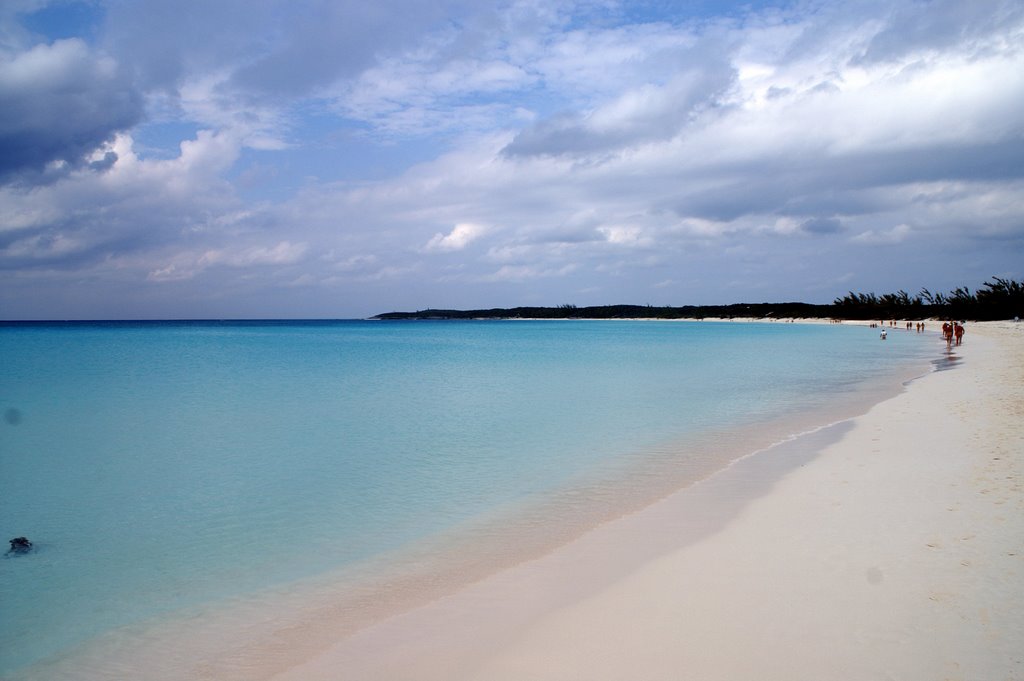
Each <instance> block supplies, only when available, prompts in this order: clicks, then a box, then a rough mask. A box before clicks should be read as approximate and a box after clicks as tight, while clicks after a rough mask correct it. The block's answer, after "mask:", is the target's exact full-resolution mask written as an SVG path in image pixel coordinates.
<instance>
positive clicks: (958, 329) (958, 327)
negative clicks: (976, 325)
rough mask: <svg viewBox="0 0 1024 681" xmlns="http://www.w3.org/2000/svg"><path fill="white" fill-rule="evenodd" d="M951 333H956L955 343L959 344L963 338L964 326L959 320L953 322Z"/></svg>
mask: <svg viewBox="0 0 1024 681" xmlns="http://www.w3.org/2000/svg"><path fill="white" fill-rule="evenodd" d="M953 333H954V334H955V335H956V344H957V345H960V344H961V343H962V342H963V340H964V327H963V325H962V324H960V322H956V323H955V324H953Z"/></svg>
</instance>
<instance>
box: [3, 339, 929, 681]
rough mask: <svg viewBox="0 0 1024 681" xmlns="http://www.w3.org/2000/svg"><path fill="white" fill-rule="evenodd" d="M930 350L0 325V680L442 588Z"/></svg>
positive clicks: (743, 449) (921, 363) (669, 484)
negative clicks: (20, 551) (385, 579)
mask: <svg viewBox="0 0 1024 681" xmlns="http://www.w3.org/2000/svg"><path fill="white" fill-rule="evenodd" d="M942 347H944V346H942V345H941V344H940V343H938V342H937V341H936V336H935V335H933V334H916V333H913V332H906V331H903V330H900V329H892V330H890V332H889V334H888V339H887V340H885V341H881V340H880V339H879V336H878V331H877V330H875V329H869V328H866V327H862V326H847V325H813V324H786V323H782V322H779V323H724V322H719V323H716V322H656V321H582V320H581V321H466V322H452V321H408V322H382V321H337V322H335V321H311V322H292V321H287V322H138V323H132V322H96V323H85V322H82V323H56V322H55V323H24V324H13V323H7V324H2V325H0V357H2V363H3V367H2V372H0V415H2V420H0V484H2V485H3V491H2V493H0V529H2V534H3V539H4V540H5V541H6V540H7V539H9V538H13V537H17V536H26V537H28V538H29V539H30V540H32V541H33V542H34V545H35V550H34V551H33V552H32V553H29V554H27V555H21V556H8V557H7V558H6V559H4V560H0V604H2V605H0V608H2V610H3V615H2V617H0V676H4V677H7V676H10V677H11V678H15V677H16V678H25V679H33V678H40V679H42V678H54V677H53V676H52V675H51V671H52V669H53V668H54V667H53V666H52V665H54V664H57V663H66V662H67V661H68V660H71V661H72V662H73V661H74V660H76V656H77V657H78V659H80V663H77V664H75V669H76V677H77V678H93V677H95V678H102V676H103V674H104V673H105V672H103V671H102V670H100V669H99V668H97V669H95V670H93V671H94V674H93V673H91V672H90V669H89V664H93V663H94V661H95V659H96V658H95V657H89V656H88V655H87V654H86V653H87V651H89V650H91V649H92V648H93V647H95V646H96V645H97V641H103V642H105V645H108V646H109V645H112V646H113V647H111V648H109V649H116V650H121V649H123V648H124V646H125V645H128V644H126V643H125V642H126V641H130V640H134V639H131V638H130V637H128V636H127V634H126V635H125V637H124V639H123V640H121V641H120V642H119V643H118V641H119V636H121V635H122V632H132V634H131V636H135V637H137V636H138V632H140V631H149V632H153V631H160V630H161V629H160V628H161V627H162V626H164V625H165V624H166V623H168V622H175V621H179V622H180V621H185V620H187V621H190V622H191V621H198V620H202V618H204V617H207V616H208V615H209V614H210V613H216V612H217V611H218V610H220V609H223V608H227V607H234V606H237V604H239V603H248V604H249V605H250V606H252V607H256V608H257V609H258V607H259V606H260V605H264V606H266V608H267V610H268V611H270V610H274V609H275V608H278V609H279V608H280V607H282V606H281V605H280V603H284V602H285V601H288V602H289V603H293V602H294V598H293V599H292V600H288V599H289V598H291V597H292V596H294V594H296V593H301V592H302V591H303V589H304V588H306V586H308V585H316V588H317V589H320V590H321V591H320V592H318V593H321V594H322V593H324V592H323V591H322V590H323V589H324V588H327V587H329V588H328V591H331V590H334V591H337V590H342V591H343V590H344V589H345V586H346V584H347V583H353V584H354V583H356V582H358V583H359V584H361V585H364V586H365V585H366V584H368V583H370V582H372V580H373V579H374V576H375V575H377V574H380V573H382V571H383V572H389V571H390V572H389V575H390V577H389V579H393V578H394V575H396V574H400V573H402V574H405V573H409V574H412V573H415V572H416V571H417V570H418V569H421V568H422V566H423V565H426V564H430V565H432V566H434V567H433V568H432V569H436V570H440V571H441V572H443V573H444V574H446V575H448V577H447V578H450V579H452V580H454V581H456V582H457V581H458V575H463V578H466V577H465V576H466V575H467V574H468V573H467V570H466V564H459V561H461V560H463V557H464V556H476V557H477V558H479V556H480V555H482V554H480V553H474V552H475V551H477V549H475V548H474V547H475V546H477V547H479V546H485V545H486V546H490V547H491V548H490V549H487V551H492V552H491V554H488V555H489V558H488V559H487V560H483V561H480V560H477V561H476V563H474V564H476V565H478V566H481V565H482V566H483V567H479V569H480V570H485V569H491V568H496V567H500V566H501V565H502V564H503V561H509V560H515V559H516V554H517V552H521V551H520V550H523V551H526V552H527V553H529V552H530V551H533V552H536V551H541V550H543V549H544V547H545V546H548V545H551V544H555V543H557V542H558V541H562V540H564V538H565V537H566V536H567V533H568V534H571V533H572V532H575V531H581V530H582V529H585V528H586V526H587V525H588V524H593V523H596V522H599V521H600V519H601V518H604V517H609V516H613V515H614V514H616V513H621V512H625V511H628V510H629V509H632V508H636V507H639V506H642V505H643V504H644V503H646V502H649V501H651V500H653V499H655V498H657V497H658V496H659V495H663V494H665V493H668V492H669V491H671V490H672V489H674V488H677V487H680V486H683V485H685V484H686V483H687V482H688V481H692V480H695V479H699V478H700V477H701V476H703V475H706V474H707V473H708V472H709V471H711V470H714V469H715V468H718V467H721V466H724V465H727V464H728V462H729V461H730V460H731V459H734V458H736V457H738V456H742V455H744V454H749V453H750V450H751V448H761V447H764V446H766V445H768V444H771V443H772V442H777V441H779V440H780V439H784V438H786V437H790V436H793V435H797V434H799V433H800V432H805V431H807V430H809V429H813V428H815V427H817V426H821V425H824V424H826V423H830V422H833V421H835V420H836V419H841V418H844V417H847V416H849V415H851V414H853V413H857V412H858V411H863V409H865V408H866V406H868V405H870V404H871V403H872V402H875V401H878V400H879V399H881V398H882V397H885V396H887V395H890V394H893V393H894V392H895V391H896V390H898V389H899V386H900V384H901V382H902V381H905V380H908V379H909V378H912V377H913V376H916V375H921V374H923V373H925V372H927V371H928V370H929V362H931V361H933V360H935V359H936V358H937V357H938V356H939V354H940V352H939V351H940V349H941V348H942ZM768 454H770V452H769V453H768ZM768 454H766V455H768ZM453 547H457V549H456V548H453ZM495 547H501V550H500V551H495ZM503 552H504V553H503ZM484 553H486V551H484ZM456 554H457V556H456V558H454V559H453V558H452V556H455V555H456ZM465 560H468V559H465ZM446 561H447V562H446ZM467 564H468V563H467ZM438 565H446V566H447V567H440V568H439V567H437V566H438ZM445 570H447V572H445ZM469 572H470V573H471V572H472V571H469ZM453 576H454V577H453ZM447 578H446V579H447ZM411 583H414V581H413V582H411ZM432 583H434V584H435V587H436V580H435V582H432ZM325 585H326V587H325ZM364 593H371V594H372V593H373V591H372V589H371V590H370V591H366V592H364ZM300 600H301V599H300ZM275 603H277V605H275ZM253 604H256V605H253ZM371 610H372V608H371ZM153 638H154V636H152V635H150V637H149V640H150V641H152V639H153ZM111 642H114V643H115V644H116V645H114V644H111ZM168 645H170V644H168ZM118 646H120V647H118ZM83 651H86V652H83ZM88 660H92V661H93V662H89V661H88ZM55 661H57V662H55ZM48 669H49V670H51V671H47V670H48ZM167 675H168V678H174V674H173V672H168V673H167Z"/></svg>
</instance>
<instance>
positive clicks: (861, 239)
mask: <svg viewBox="0 0 1024 681" xmlns="http://www.w3.org/2000/svg"><path fill="white" fill-rule="evenodd" d="M913 231H914V230H913V229H911V228H910V225H905V224H903V225H896V226H895V227H892V228H890V229H869V230H867V231H864V232H861V233H860V234H858V235H857V236H855V237H853V238H852V239H850V240H851V241H853V242H854V243H858V244H898V243H902V242H903V241H905V240H906V239H907V238H909V237H910V236H911V234H913Z"/></svg>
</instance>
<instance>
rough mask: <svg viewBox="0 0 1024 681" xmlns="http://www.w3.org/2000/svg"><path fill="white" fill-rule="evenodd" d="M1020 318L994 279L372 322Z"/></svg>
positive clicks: (1020, 308) (1014, 299) (1019, 291)
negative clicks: (813, 296)
mask: <svg viewBox="0 0 1024 681" xmlns="http://www.w3.org/2000/svg"><path fill="white" fill-rule="evenodd" d="M1021 315H1024V284H1021V283H1020V282H1017V281H1014V280H1012V279H1001V278H999V277H993V278H992V280H991V281H987V282H985V283H984V284H982V285H981V288H979V289H978V290H977V291H975V292H974V293H971V291H970V290H969V289H967V288H966V287H961V288H957V289H954V290H953V291H950V292H949V293H932V292H930V291H929V290H928V289H921V291H920V292H919V293H918V294H917V295H915V296H911V295H910V294H908V293H907V292H906V291H902V290H901V291H897V292H896V293H886V294H883V295H880V296H879V295H875V294H874V293H854V292H853V291H850V292H849V293H848V294H847V295H845V296H843V297H842V298H836V299H835V300H834V301H833V302H832V304H831V305H815V304H812V303H736V304H732V305H683V306H679V307H672V306H653V305H597V306H590V307H577V306H576V305H571V304H566V305H558V306H556V307H513V308H490V309H485V310H441V309H427V310H420V311H418V312H387V313H384V314H380V315H377V316H376V317H374V319H389V320H402V319H704V318H724V319H730V318H735V317H754V318H758V319H766V318H775V319H789V318H794V317H808V318H819V319H829V318H835V319H878V320H883V319H932V318H944V319H964V320H967V319H970V320H975V321H988V320H995V319H1013V318H1014V317H1018V316H1021Z"/></svg>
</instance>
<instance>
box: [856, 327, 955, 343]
mask: <svg viewBox="0 0 1024 681" xmlns="http://www.w3.org/2000/svg"><path fill="white" fill-rule="evenodd" d="M869 326H870V327H871V328H872V329H877V328H878V327H882V332H881V334H879V337H880V338H881V339H882V340H885V338H886V336H887V335H888V334H887V332H886V329H885V328H884V327H886V326H890V327H895V326H896V322H895V321H889V322H885V321H880V322H878V323H877V324H875V323H874V322H872V323H871V324H870V325H869ZM911 329H913V330H915V331H917V333H923V332H924V329H925V326H924V322H907V331H910V330H911ZM942 338H943V339H944V340H945V341H946V345H948V346H952V345H960V344H961V343H963V342H964V325H963V322H954V321H949V322H943V323H942Z"/></svg>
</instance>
